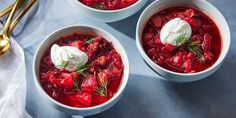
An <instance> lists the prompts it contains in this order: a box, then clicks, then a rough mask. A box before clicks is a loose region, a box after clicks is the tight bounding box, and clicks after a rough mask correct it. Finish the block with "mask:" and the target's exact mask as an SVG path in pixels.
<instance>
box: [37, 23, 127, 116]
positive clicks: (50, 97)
mask: <svg viewBox="0 0 236 118" xmlns="http://www.w3.org/2000/svg"><path fill="white" fill-rule="evenodd" d="M33 70H34V76H35V83H36V85H37V88H38V90H39V92H40V93H41V95H42V96H43V98H46V101H47V102H49V103H50V104H51V105H52V106H53V107H55V108H58V109H59V110H62V111H63V112H67V113H69V114H73V115H82V116H84V115H85V116H86V115H93V114H96V113H99V112H102V111H104V110H106V109H108V108H109V107H111V106H112V105H113V104H115V103H116V102H117V101H118V100H119V98H120V97H121V96H122V94H123V91H124V88H125V86H126V84H127V81H128V75H129V65H128V58H127V55H126V53H125V51H124V49H123V48H122V46H121V45H120V43H119V42H118V41H117V40H116V39H115V38H114V37H113V36H111V35H110V34H108V33H107V32H105V31H103V30H102V29H99V28H96V27H92V26H71V27H65V28H62V29H60V30H58V31H56V32H54V33H53V34H51V35H50V36H49V37H48V38H46V39H45V40H44V41H43V42H42V44H41V45H40V46H39V48H38V50H37V52H36V55H35V57H34V67H33Z"/></svg>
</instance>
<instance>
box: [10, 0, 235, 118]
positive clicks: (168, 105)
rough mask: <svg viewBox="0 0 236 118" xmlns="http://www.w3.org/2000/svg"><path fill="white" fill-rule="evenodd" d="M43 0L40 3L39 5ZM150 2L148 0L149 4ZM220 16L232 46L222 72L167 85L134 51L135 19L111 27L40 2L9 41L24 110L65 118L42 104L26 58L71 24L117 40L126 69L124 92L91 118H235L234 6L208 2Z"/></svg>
mask: <svg viewBox="0 0 236 118" xmlns="http://www.w3.org/2000/svg"><path fill="white" fill-rule="evenodd" d="M42 1H43V2H42ZM152 1H153V0H149V2H148V3H147V5H148V4H150V3H151V2H152ZM209 1H210V2H211V3H212V4H213V5H215V6H216V7H217V8H218V9H219V10H220V11H221V12H222V13H223V15H224V16H225V17H226V19H227V21H228V23H229V26H230V29H231V34H232V44H231V48H230V51H229V54H228V55H227V58H226V60H225V62H224V64H223V65H222V67H221V68H220V69H219V70H218V71H217V72H216V73H214V74H213V75H211V76H210V77H208V78H206V79H204V80H201V81H197V82H193V83H185V84H178V83H170V82H166V81H163V80H160V79H158V78H159V76H158V75H156V74H155V73H154V72H153V71H152V70H151V69H149V68H148V67H147V66H146V64H145V63H144V61H143V60H142V58H141V56H140V55H139V53H138V51H137V49H136V46H135V28H136V23H137V20H138V17H139V15H140V13H141V11H142V10H141V11H140V12H138V13H137V14H135V15H133V16H131V17H129V18H127V19H125V20H122V21H119V22H115V23H108V24H105V23H100V22H96V21H93V20H90V19H88V18H86V17H85V16H83V15H81V14H80V13H79V12H77V11H76V10H75V8H73V7H72V6H71V5H70V4H69V3H68V1H67V0H41V3H40V5H43V7H42V8H40V9H39V11H38V13H37V14H36V16H35V17H33V19H32V20H31V21H30V22H29V23H28V24H27V25H26V27H25V30H24V31H23V32H22V33H21V34H20V35H17V36H15V37H14V38H15V39H16V40H17V41H18V42H19V43H20V44H21V45H22V47H23V48H24V51H25V56H26V63H27V87H28V88H27V107H26V109H27V111H28V112H29V113H30V114H31V115H32V116H33V117H35V118H69V117H71V116H70V115H66V114H64V113H62V112H60V111H58V110H56V109H54V108H52V107H50V106H48V105H47V104H46V103H45V102H43V100H42V98H41V97H40V96H39V94H38V92H37V90H36V88H35V85H34V82H33V76H32V58H33V55H34V53H35V50H36V47H37V46H38V45H39V43H40V42H41V41H42V40H43V39H44V38H45V37H46V36H47V35H48V34H50V33H52V32H53V31H54V30H56V29H58V28H61V27H63V26H68V25H73V24H89V25H95V26H98V27H101V28H103V29H105V30H107V31H109V32H110V33H111V34H113V35H114V36H115V37H117V38H118V39H119V40H120V42H121V43H122V44H123V46H124V48H125V49H126V51H127V53H128V56H129V61H130V65H131V67H130V68H131V70H130V78H129V82H128V86H127V89H126V91H125V94H124V96H123V97H122V98H121V100H120V101H119V102H118V103H117V104H116V105H114V106H113V107H112V108H110V109H109V110H107V111H105V112H102V113H100V114H97V115H94V116H91V118H235V117H236V74H235V73H236V60H235V58H236V41H235V38H236V29H235V28H236V6H235V5H236V1H235V0H209Z"/></svg>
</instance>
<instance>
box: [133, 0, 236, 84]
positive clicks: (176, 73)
mask: <svg viewBox="0 0 236 118" xmlns="http://www.w3.org/2000/svg"><path fill="white" fill-rule="evenodd" d="M160 1H164V0H157V1H153V2H152V3H151V4H150V5H148V6H147V7H146V8H145V10H144V11H143V12H142V14H141V15H140V17H139V20H138V23H137V26H136V46H137V48H138V51H139V53H140V54H141V56H142V58H143V59H144V60H145V61H146V62H147V64H149V65H150V67H151V68H153V67H152V66H154V67H155V68H159V69H161V70H162V71H164V72H167V73H170V74H172V75H178V76H185V77H190V76H198V75H202V74H204V73H209V71H211V70H213V69H214V68H216V67H217V66H218V65H220V64H221V62H223V60H224V59H225V57H226V55H227V53H228V51H229V49H230V44H231V34H230V29H229V25H228V22H227V21H226V19H225V17H224V16H223V15H222V13H221V12H220V11H219V10H218V9H217V8H216V7H215V6H214V5H212V4H211V3H210V2H208V1H207V0H199V1H201V2H203V3H204V4H206V5H208V6H210V7H211V8H213V9H214V12H218V14H219V15H220V17H221V18H223V19H224V21H225V23H226V25H227V26H226V28H227V29H226V31H227V33H228V35H229V40H228V43H223V42H222V48H223V46H224V45H225V48H227V49H226V50H225V53H223V49H221V53H220V55H219V57H218V59H217V61H216V62H215V63H214V64H213V65H212V66H211V67H209V68H207V69H205V70H202V71H200V72H196V73H179V72H174V71H171V70H168V69H165V68H163V67H161V66H159V65H158V64H156V63H154V62H153V61H152V60H151V59H150V57H149V56H148V55H147V54H146V52H145V51H144V49H143V45H142V42H141V41H142V38H141V37H140V36H139V35H140V34H139V33H140V32H139V30H140V29H141V27H142V25H145V24H146V22H144V21H143V22H142V21H141V20H143V17H144V16H145V14H146V13H147V12H148V11H150V10H151V9H153V8H154V7H155V6H158V4H159V2H160ZM173 7H174V6H173ZM200 11H201V12H202V10H200ZM157 12H158V11H157ZM157 12H155V13H157ZM204 14H205V13H204ZM153 15H154V14H153ZM207 16H209V15H207ZM209 17H210V16H209ZM210 18H211V17H210ZM211 19H212V18H211ZM212 20H213V21H214V22H215V20H214V19H212ZM224 21H223V22H224ZM216 25H217V24H216ZM217 27H218V25H217ZM218 29H219V31H220V32H221V29H220V28H219V27H218ZM141 31H143V30H142V29H141ZM221 36H222V35H221ZM222 38H223V37H222ZM226 44H228V45H226ZM155 68H153V69H154V70H155V71H156V69H155ZM161 77H162V76H161ZM165 79H167V80H169V79H168V78H165Z"/></svg>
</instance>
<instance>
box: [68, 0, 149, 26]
mask: <svg viewBox="0 0 236 118" xmlns="http://www.w3.org/2000/svg"><path fill="white" fill-rule="evenodd" d="M69 2H70V3H71V5H73V6H74V7H76V8H77V9H78V13H82V14H84V15H86V16H87V17H89V18H91V19H94V20H97V21H101V22H115V21H119V20H122V19H125V18H127V17H129V16H131V15H133V14H135V13H136V12H138V10H140V9H141V8H142V7H143V6H144V5H145V3H146V2H147V0H138V1H137V2H136V3H134V4H133V5H131V6H129V7H126V8H123V9H118V10H99V9H95V8H91V7H89V6H86V5H84V4H83V3H81V2H80V1H79V0H69Z"/></svg>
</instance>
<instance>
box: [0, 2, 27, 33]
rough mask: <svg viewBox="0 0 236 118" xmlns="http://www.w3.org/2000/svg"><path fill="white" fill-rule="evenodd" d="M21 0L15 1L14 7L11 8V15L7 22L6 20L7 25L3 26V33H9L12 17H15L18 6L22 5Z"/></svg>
mask: <svg viewBox="0 0 236 118" xmlns="http://www.w3.org/2000/svg"><path fill="white" fill-rule="evenodd" d="M21 2H22V0H17V1H16V2H15V4H14V6H13V8H12V10H11V13H10V15H9V17H8V19H7V22H6V24H5V26H4V27H3V34H8V30H9V27H10V25H11V21H12V19H13V17H14V14H15V12H16V10H17V8H18V7H19V6H20V4H21Z"/></svg>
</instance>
